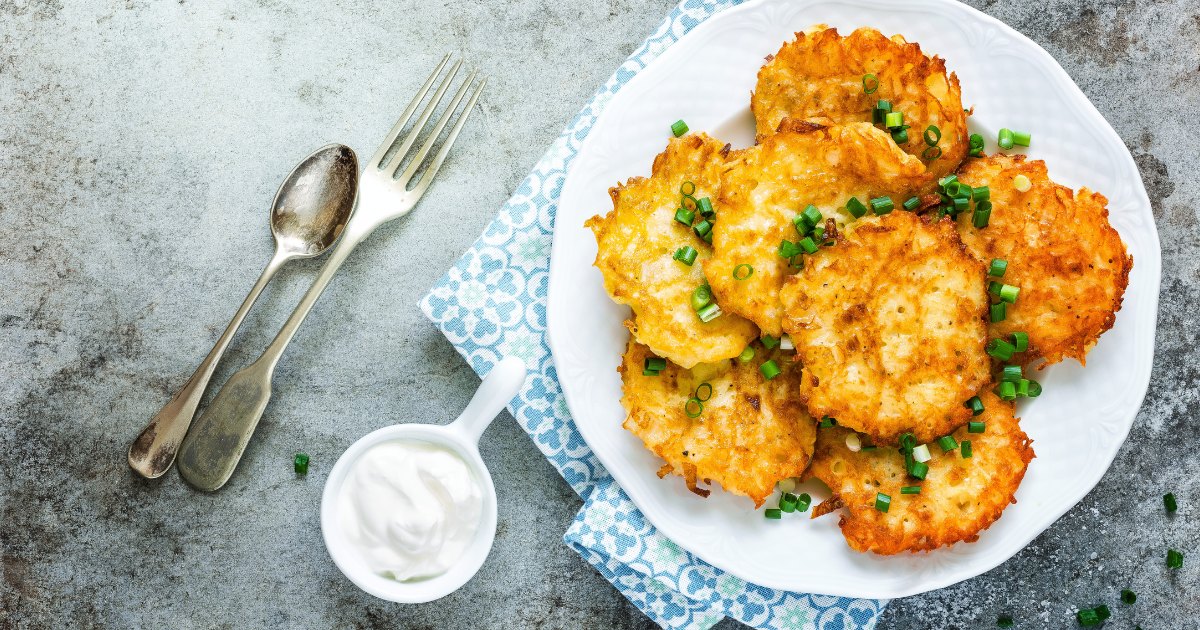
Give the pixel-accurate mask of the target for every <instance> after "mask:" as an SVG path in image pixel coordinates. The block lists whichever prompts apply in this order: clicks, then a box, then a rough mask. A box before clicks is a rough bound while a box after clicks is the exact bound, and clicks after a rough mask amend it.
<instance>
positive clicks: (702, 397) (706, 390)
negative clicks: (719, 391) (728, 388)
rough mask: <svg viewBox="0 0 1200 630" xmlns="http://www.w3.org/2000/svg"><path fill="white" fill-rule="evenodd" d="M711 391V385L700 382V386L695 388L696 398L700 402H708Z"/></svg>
mask: <svg viewBox="0 0 1200 630" xmlns="http://www.w3.org/2000/svg"><path fill="white" fill-rule="evenodd" d="M702 392H703V393H702ZM712 392H713V390H712V385H709V384H708V383H700V386H699V387H697V388H696V393H695V397H696V400H699V401H700V402H708V399H709V398H712Z"/></svg>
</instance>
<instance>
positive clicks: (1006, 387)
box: [995, 383, 1017, 400]
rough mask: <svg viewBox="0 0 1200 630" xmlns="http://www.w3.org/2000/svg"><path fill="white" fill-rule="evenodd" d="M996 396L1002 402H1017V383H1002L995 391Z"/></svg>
mask: <svg viewBox="0 0 1200 630" xmlns="http://www.w3.org/2000/svg"><path fill="white" fill-rule="evenodd" d="M995 392H996V395H997V396H999V397H1000V400H1015V399H1016V398H1017V385H1016V384H1015V383H1000V384H999V385H997V386H996V389H995Z"/></svg>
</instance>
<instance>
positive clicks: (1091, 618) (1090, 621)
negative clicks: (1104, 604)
mask: <svg viewBox="0 0 1200 630" xmlns="http://www.w3.org/2000/svg"><path fill="white" fill-rule="evenodd" d="M1075 620H1076V621H1078V622H1079V625H1080V626H1082V627H1084V628H1090V627H1092V626H1098V625H1100V616H1099V615H1097V614H1096V611H1095V610H1094V609H1092V608H1085V609H1083V610H1081V611H1079V612H1077V613H1075Z"/></svg>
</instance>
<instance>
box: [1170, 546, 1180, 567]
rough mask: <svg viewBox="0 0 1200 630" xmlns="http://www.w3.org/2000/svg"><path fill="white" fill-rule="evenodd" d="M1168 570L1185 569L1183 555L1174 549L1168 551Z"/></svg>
mask: <svg viewBox="0 0 1200 630" xmlns="http://www.w3.org/2000/svg"><path fill="white" fill-rule="evenodd" d="M1167 568H1168V569H1182V568H1183V554H1182V553H1179V552H1178V551H1175V550H1174V549H1168V550H1167Z"/></svg>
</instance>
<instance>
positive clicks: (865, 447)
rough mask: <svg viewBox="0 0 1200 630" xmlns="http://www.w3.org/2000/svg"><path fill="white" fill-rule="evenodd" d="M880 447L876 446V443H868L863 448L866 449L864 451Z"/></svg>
mask: <svg viewBox="0 0 1200 630" xmlns="http://www.w3.org/2000/svg"><path fill="white" fill-rule="evenodd" d="M878 448H879V447H878V446H876V445H874V444H868V445H866V446H864V447H862V450H864V451H874V450H877V449H878Z"/></svg>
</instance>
